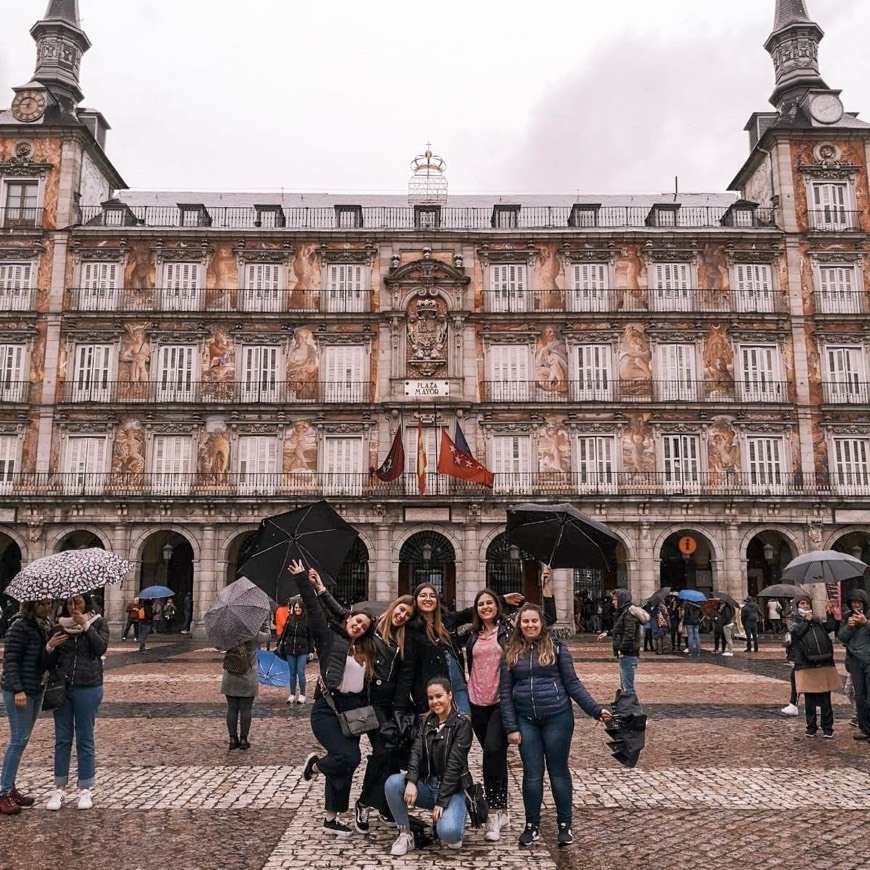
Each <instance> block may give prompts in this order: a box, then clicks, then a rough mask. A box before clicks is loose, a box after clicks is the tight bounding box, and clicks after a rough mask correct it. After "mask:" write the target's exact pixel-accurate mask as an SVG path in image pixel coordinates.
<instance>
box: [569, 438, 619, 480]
mask: <svg viewBox="0 0 870 870" xmlns="http://www.w3.org/2000/svg"><path fill="white" fill-rule="evenodd" d="M577 483H578V486H579V491H580V492H616V464H615V462H614V439H613V436H611V435H578V436H577Z"/></svg>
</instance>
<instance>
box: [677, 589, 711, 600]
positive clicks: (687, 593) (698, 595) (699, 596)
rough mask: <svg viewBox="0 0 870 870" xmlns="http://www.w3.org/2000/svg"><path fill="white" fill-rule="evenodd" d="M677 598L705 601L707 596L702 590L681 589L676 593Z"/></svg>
mask: <svg viewBox="0 0 870 870" xmlns="http://www.w3.org/2000/svg"><path fill="white" fill-rule="evenodd" d="M677 598H682V599H683V601H694V602H700V601H706V600H707V596H706V595H705V594H704V593H703V592H699V591H698V590H697V589H681V590H680V591H679V592H678V593H677Z"/></svg>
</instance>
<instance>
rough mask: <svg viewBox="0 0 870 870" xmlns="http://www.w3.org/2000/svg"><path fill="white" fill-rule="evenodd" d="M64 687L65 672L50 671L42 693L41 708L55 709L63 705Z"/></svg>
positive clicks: (64, 700)
mask: <svg viewBox="0 0 870 870" xmlns="http://www.w3.org/2000/svg"><path fill="white" fill-rule="evenodd" d="M66 687H67V680H66V674H64V673H63V672H62V671H59V670H56V671H52V672H51V674H49V677H48V682H47V683H46V685H45V692H44V693H43V695H42V709H43V710H57V709H58V708H59V707H63V705H64V704H65V703H66Z"/></svg>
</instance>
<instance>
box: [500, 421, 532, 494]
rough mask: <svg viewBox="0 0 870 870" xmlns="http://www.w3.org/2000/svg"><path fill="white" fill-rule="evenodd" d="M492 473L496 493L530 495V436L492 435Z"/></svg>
mask: <svg viewBox="0 0 870 870" xmlns="http://www.w3.org/2000/svg"><path fill="white" fill-rule="evenodd" d="M492 471H493V473H494V474H495V486H494V489H495V491H496V492H516V493H530V492H531V491H532V486H533V480H532V478H533V474H532V438H531V435H493V437H492Z"/></svg>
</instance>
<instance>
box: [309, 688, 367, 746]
mask: <svg viewBox="0 0 870 870" xmlns="http://www.w3.org/2000/svg"><path fill="white" fill-rule="evenodd" d="M320 693H321V694H322V695H323V698H324V700H325V701H326V703H327V704H329V706H330V707H331V708H332V712H333V713H335V717H336V719H338V724H339V725H340V726H341V733H342V734H344V736H345V737H362V735H363V734H365V733H367V732H368V731H377V730H378V728H380V726H381V723H380V721H379V720H378V714H377V712H376V710H375V708H374V707H372V705H371V704H367V705H366V706H365V707H356V708H355V709H353V710H345V711H344V712H343V713H339V712H338V710H336V709H335V701H334V700H333V698H332V692H330V691H329V689H328V688H327V686H326V683H325V682H324V680H322V679H321V680H320Z"/></svg>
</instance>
